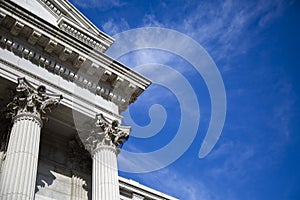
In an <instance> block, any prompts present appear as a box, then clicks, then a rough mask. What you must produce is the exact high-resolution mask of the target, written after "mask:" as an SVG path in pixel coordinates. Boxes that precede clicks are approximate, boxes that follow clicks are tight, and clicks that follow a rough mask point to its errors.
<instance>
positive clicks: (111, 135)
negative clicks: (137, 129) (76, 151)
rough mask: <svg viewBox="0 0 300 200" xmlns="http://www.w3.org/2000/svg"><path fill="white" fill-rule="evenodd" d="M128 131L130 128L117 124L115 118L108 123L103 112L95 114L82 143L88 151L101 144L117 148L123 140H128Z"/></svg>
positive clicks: (121, 144)
mask: <svg viewBox="0 0 300 200" xmlns="http://www.w3.org/2000/svg"><path fill="white" fill-rule="evenodd" d="M129 133H130V128H127V127H121V126H119V122H118V121H117V120H114V121H112V122H111V123H110V122H109V121H107V120H106V119H105V118H104V116H103V114H97V115H96V118H95V121H94V124H93V127H92V128H91V130H90V133H89V134H88V136H87V137H86V138H85V140H84V141H83V143H84V145H85V147H86V149H87V150H88V151H89V152H90V153H92V152H93V151H94V150H96V149H97V148H99V147H101V146H106V147H107V146H108V147H113V148H114V149H116V150H119V149H120V148H122V146H123V144H124V142H125V141H127V140H128V138H129Z"/></svg>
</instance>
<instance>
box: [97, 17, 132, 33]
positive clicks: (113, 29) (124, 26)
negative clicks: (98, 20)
mask: <svg viewBox="0 0 300 200" xmlns="http://www.w3.org/2000/svg"><path fill="white" fill-rule="evenodd" d="M102 28H103V31H104V32H106V33H108V34H109V35H115V34H117V33H120V32H122V31H125V30H128V29H129V24H128V22H127V21H126V20H125V19H124V18H121V19H120V21H117V22H116V21H115V20H114V19H112V18H110V19H109V20H108V21H107V22H105V23H104V24H103V25H102Z"/></svg>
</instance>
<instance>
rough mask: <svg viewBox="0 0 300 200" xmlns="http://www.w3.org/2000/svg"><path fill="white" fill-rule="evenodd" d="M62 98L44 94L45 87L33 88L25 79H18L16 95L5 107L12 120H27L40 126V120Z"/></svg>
mask: <svg viewBox="0 0 300 200" xmlns="http://www.w3.org/2000/svg"><path fill="white" fill-rule="evenodd" d="M62 98H63V97H62V95H53V94H48V93H46V87H45V86H43V85H40V86H38V87H37V88H34V87H33V86H32V85H30V84H29V83H28V82H27V81H26V79H25V78H18V85H17V87H16V95H15V97H14V98H13V100H12V102H10V103H9V104H8V105H7V107H8V108H9V109H10V111H11V112H10V116H11V117H12V118H13V120H22V119H23V118H28V119H30V120H37V121H39V122H40V124H42V123H41V119H46V117H45V114H46V113H47V112H50V111H51V108H52V107H54V106H57V105H58V104H59V102H60V101H61V99H62Z"/></svg>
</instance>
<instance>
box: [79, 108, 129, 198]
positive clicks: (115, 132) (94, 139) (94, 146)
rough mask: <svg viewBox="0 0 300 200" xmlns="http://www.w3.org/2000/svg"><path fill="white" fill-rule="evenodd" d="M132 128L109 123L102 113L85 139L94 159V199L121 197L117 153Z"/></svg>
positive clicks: (114, 122)
mask: <svg viewBox="0 0 300 200" xmlns="http://www.w3.org/2000/svg"><path fill="white" fill-rule="evenodd" d="M129 132H130V129H129V128H127V127H119V126H118V122H117V121H113V122H112V123H109V122H108V121H107V120H106V119H105V118H104V117H103V115H102V114H99V115H97V116H96V120H95V123H94V127H93V129H92V130H91V132H90V134H89V135H88V137H87V138H86V139H85V140H84V144H85V146H86V148H87V150H88V151H89V152H90V153H91V156H92V159H93V172H92V200H102V199H103V200H104V199H105V200H117V199H120V191H119V178H118V167H117V155H118V153H119V151H120V147H121V146H122V145H123V143H124V141H125V140H127V139H128V137H129Z"/></svg>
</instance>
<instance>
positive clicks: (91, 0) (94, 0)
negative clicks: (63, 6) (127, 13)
mask: <svg viewBox="0 0 300 200" xmlns="http://www.w3.org/2000/svg"><path fill="white" fill-rule="evenodd" d="M73 2H74V4H75V5H76V6H79V7H82V8H95V7H96V8H97V9H99V10H100V11H106V10H109V9H112V8H116V7H122V6H124V5H126V4H125V3H124V2H122V1H121V0H88V1H86V0H73Z"/></svg>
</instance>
